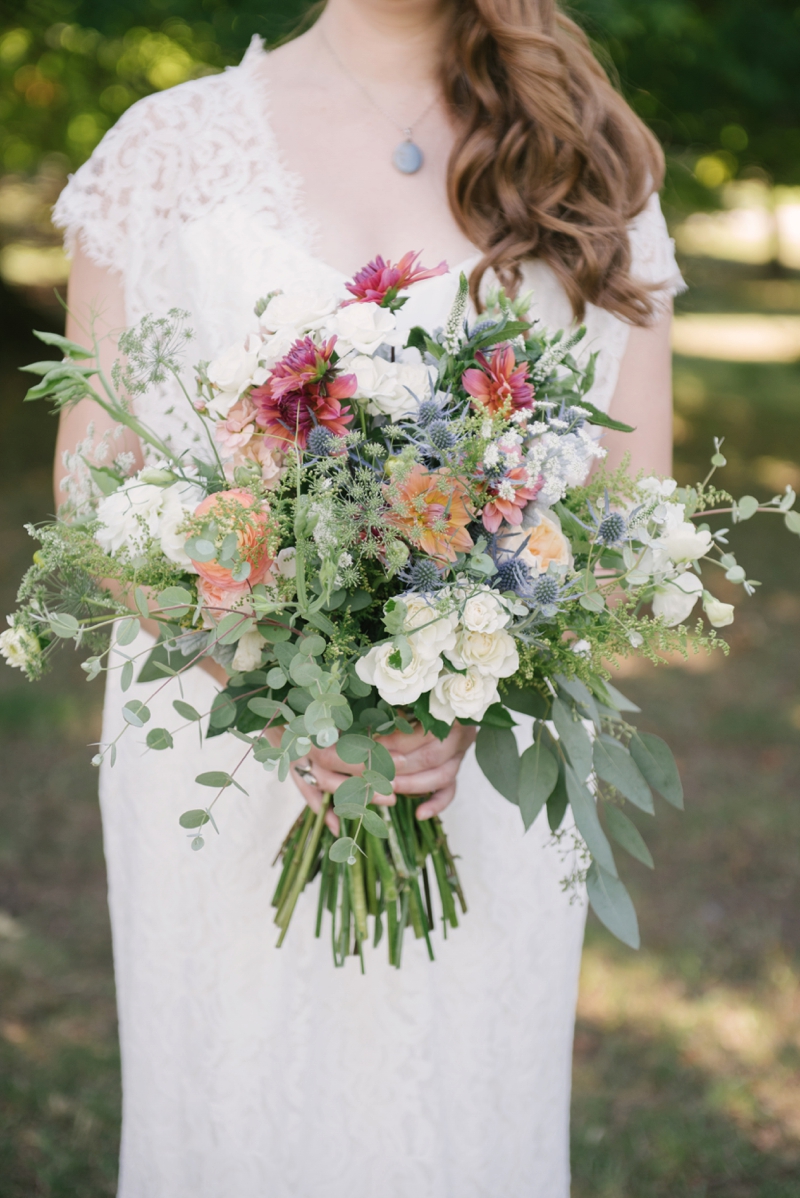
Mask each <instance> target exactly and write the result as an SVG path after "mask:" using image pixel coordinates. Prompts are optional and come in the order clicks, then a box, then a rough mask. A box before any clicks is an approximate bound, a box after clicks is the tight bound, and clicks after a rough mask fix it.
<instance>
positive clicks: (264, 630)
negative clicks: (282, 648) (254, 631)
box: [258, 624, 297, 665]
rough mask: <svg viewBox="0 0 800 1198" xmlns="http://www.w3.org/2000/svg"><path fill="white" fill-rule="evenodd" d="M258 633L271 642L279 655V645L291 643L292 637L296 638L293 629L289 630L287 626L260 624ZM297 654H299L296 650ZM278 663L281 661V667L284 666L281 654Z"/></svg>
mask: <svg viewBox="0 0 800 1198" xmlns="http://www.w3.org/2000/svg"><path fill="white" fill-rule="evenodd" d="M258 631H259V632H260V633H261V635H262V636H263V637H264V640H266V641H269V642H270V643H271V644H273V645H274V646H275V652H276V653H278V645H279V644H285V643H286V642H287V641H291V639H292V637H293V636H294V633H293V632H292V629H291V628H288V627H287V626H286V625H285V624H259V626H258ZM295 652H297V650H296V649H295ZM278 661H280V662H281V665H283V661H282V660H281V657H280V654H278Z"/></svg>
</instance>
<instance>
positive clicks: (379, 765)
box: [372, 741, 397, 782]
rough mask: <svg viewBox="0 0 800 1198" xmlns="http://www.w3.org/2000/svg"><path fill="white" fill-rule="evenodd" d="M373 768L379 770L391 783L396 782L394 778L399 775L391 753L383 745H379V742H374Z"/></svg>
mask: <svg viewBox="0 0 800 1198" xmlns="http://www.w3.org/2000/svg"><path fill="white" fill-rule="evenodd" d="M372 768H373V769H374V770H378V772H379V773H381V774H383V776H384V777H385V778H388V779H389V781H390V782H391V781H393V780H394V776H395V774H396V773H397V771H396V770H395V768H394V761H393V760H392V755H391V753H390V752H389V750H388V749H387V748H385V747H384V746H383V745H381V744H378V742H377V741H373V742H372Z"/></svg>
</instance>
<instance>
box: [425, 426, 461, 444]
mask: <svg viewBox="0 0 800 1198" xmlns="http://www.w3.org/2000/svg"><path fill="white" fill-rule="evenodd" d="M428 440H429V442H430V443H431V445H432V446H433V448H434V449H439V450H445V449H452V448H453V446H454V445H455V443H456V435H455V433H454V432H453V430H452V429H451V428H450V426H449V424H448V423H447V421H446V420H434V422H433V424H431V425H430V427H429V428H428Z"/></svg>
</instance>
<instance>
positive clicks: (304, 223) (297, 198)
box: [232, 34, 483, 282]
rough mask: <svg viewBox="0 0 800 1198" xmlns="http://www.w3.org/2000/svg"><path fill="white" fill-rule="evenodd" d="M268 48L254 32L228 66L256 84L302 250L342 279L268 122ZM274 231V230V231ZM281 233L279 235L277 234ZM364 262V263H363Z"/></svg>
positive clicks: (458, 267)
mask: <svg viewBox="0 0 800 1198" xmlns="http://www.w3.org/2000/svg"><path fill="white" fill-rule="evenodd" d="M269 54H270V52H269V50H267V48H266V47H265V45H264V42H263V39H262V38H260V37H259V36H258V34H254V35H253V38H252V40H251V42H250V45H249V46H248V48H247V50H246V51H245V54H244V57H243V58H242V60H241V62H240V63H239V65H238V67H234V68H232V69H233V70H235V71H242V72H243V73H244V74H245V75H247V74H248V73H249V72H251V71H252V75H253V78H254V79H255V80H256V82H257V84H258V90H259V92H260V99H261V103H260V105H259V113H258V117H259V120H260V123H261V126H262V128H263V131H264V134H265V137H266V140H267V142H268V143H269V147H270V150H271V152H272V156H273V161H274V164H275V170H276V171H277V172H278V173H279V174H280V176H281V178H282V180H283V182H284V189H285V192H286V194H287V195H289V196H290V197H291V202H292V205H293V207H294V212H293V216H294V220H295V223H296V225H298V226H299V227H300V229H301V231H302V233H303V234H304V236H303V242H304V246H303V247H302V248H303V253H304V254H305V255H306V256H307V257H308V258H309V259H311V260H312V261H314V262H316V263H318V264H319V265H320V266H323V267H324V268H325V269H326V270H327V271H330V272H331V273H332V274H335V275H336V276H337V277H338V278H339V279H341V280H342V281H343V282H345V281H346V280H347V279H348V278H349V277H350V276H349V275H348V274H346V273H345V272H344V271H342V270H340V269H339V267H338V266H333V265H332V263H330V262H328V261H327V260H326V259H325V258H324V257H323V256H322V255H321V254H320V253H319V252H318V250H317V247H318V246H319V244H320V243H321V241H322V228H321V226H320V224H319V222H318V221H316V220H312V219H311V217H310V216H309V215H308V202H307V195H308V186H307V184H306V181H305V179H304V178H303V176H302V175H300V174H299V173H298V172H297V171H293V170H291V169H290V168H289V167H288V166H287V164H286V159H285V157H284V153H283V148H282V146H281V144H280V142H279V140H278V137H277V134H276V133H275V128H274V125H273V123H272V109H273V99H272V85H271V83H270V80H269V79H268V77H267V71H266V69H265V68H266V64H267V61H268V59H269ZM276 231H278V230H276ZM281 236H283V234H281ZM482 256H483V255H482V252H481V250H478V249H476V250H474V251H473V253H471V254H469V255H468V256H467V257H466V258H464V259H462V260H461V261H460V262H457V263H456V264H455V265H454V266H451V265H450V264H449V263H448V269H447V275H443V276H437V277H439V278H450V277H452V276H456V277H457V276H458V275H459V274H461V273H462V272H464V273H466V274H469V269H468V268H470V269H471V268H472V266H474V265H475V264H477V263H478V262H479V261H480V259H481V257H482ZM364 265H366V263H364Z"/></svg>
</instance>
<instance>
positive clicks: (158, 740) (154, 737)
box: [147, 728, 174, 749]
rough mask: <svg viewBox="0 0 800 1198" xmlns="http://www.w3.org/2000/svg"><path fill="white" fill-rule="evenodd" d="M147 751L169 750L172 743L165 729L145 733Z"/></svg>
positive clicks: (155, 729)
mask: <svg viewBox="0 0 800 1198" xmlns="http://www.w3.org/2000/svg"><path fill="white" fill-rule="evenodd" d="M147 747H148V749H171V748H173V747H174V741H173V739H172V736H171V735H170V733H169V732H167V729H166V728H151V729H150V731H149V732H148V733H147Z"/></svg>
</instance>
